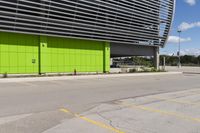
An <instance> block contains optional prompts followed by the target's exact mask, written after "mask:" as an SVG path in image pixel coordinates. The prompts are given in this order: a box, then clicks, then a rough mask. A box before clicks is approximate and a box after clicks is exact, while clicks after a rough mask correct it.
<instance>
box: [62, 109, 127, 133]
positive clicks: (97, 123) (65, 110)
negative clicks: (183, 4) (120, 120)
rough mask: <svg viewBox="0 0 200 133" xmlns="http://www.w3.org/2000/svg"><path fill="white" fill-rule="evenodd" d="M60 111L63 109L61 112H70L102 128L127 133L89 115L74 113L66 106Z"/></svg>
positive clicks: (117, 132) (116, 132)
mask: <svg viewBox="0 0 200 133" xmlns="http://www.w3.org/2000/svg"><path fill="white" fill-rule="evenodd" d="M60 111H61V112H64V113H68V114H70V115H72V116H74V117H76V118H79V119H81V120H84V121H86V122H88V123H90V124H93V125H96V126H98V127H101V128H104V129H107V130H110V131H112V132H115V133H125V132H123V131H121V130H119V129H117V128H114V127H112V126H110V125H107V124H104V123H102V122H98V121H95V120H92V119H89V118H87V117H85V116H81V115H79V114H77V113H73V112H72V111H70V110H68V109H66V108H61V109H60Z"/></svg>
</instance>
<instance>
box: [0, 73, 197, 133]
mask: <svg viewBox="0 0 200 133" xmlns="http://www.w3.org/2000/svg"><path fill="white" fill-rule="evenodd" d="M169 92H170V93H169ZM198 93H200V75H199V74H177V75H160V76H159V75H157V76H139V77H119V78H117V77H115V78H94V79H76V80H75V79H73V80H59V81H34V82H13V83H0V133H64V132H65V133H77V132H82V133H91V132H95V133H104V132H105V133H107V132H113V133H155V132H163V133H164V132H166V133H173V132H174V133H177V131H181V133H187V132H188V133H200V129H199V127H200V120H199V119H198V118H200V109H198V108H193V106H194V105H197V103H196V102H199V101H200V98H198ZM152 96H153V97H154V98H153V99H152ZM149 97H150V98H149ZM177 97H178V98H179V97H180V98H183V100H182V99H179V100H180V101H176V100H174V99H176V98H177ZM156 98H157V99H156ZM162 98H163V99H162ZM149 99H150V100H149ZM170 101H171V102H170ZM173 101H174V102H173ZM175 101H176V102H175ZM167 102H168V103H167ZM172 103H173V104H172ZM186 103H188V104H186ZM189 103H190V104H189ZM144 105H145V106H144ZM191 106H192V107H191ZM188 107H189V109H187V108H188ZM130 108H134V109H135V110H132V109H130ZM142 111H144V112H142ZM174 111H175V112H174ZM154 113H155V114H154ZM186 114H187V115H186ZM162 115H164V116H163V117H162ZM193 115H194V116H193ZM154 122H155V123H157V124H153V123H154ZM177 123H178V124H177ZM167 124H168V125H167ZM165 125H166V126H165ZM170 125H171V126H170ZM187 126H188V127H187ZM175 127H177V128H178V129H177V131H176V130H173V131H172V130H170V129H171V128H175ZM179 127H180V129H179ZM181 127H182V128H181ZM183 127H184V128H183ZM165 128H166V129H165ZM185 128H186V129H187V130H186V129H185Z"/></svg>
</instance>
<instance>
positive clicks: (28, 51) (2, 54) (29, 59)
mask: <svg viewBox="0 0 200 133" xmlns="http://www.w3.org/2000/svg"><path fill="white" fill-rule="evenodd" d="M38 44H39V40H38V37H37V36H33V35H24V34H13V33H3V32H0V73H13V74H19V73H38Z"/></svg>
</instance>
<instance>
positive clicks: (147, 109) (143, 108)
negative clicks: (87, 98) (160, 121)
mask: <svg viewBox="0 0 200 133" xmlns="http://www.w3.org/2000/svg"><path fill="white" fill-rule="evenodd" d="M115 103H116V104H118V105H123V106H125V107H127V108H132V109H139V110H144V111H148V112H153V113H159V114H161V115H165V116H174V117H175V118H179V119H182V120H188V121H192V122H196V123H200V118H194V117H191V116H188V115H185V114H181V113H177V112H170V111H166V110H160V109H155V108H151V107H146V106H143V105H136V104H134V103H128V102H124V101H118V102H115Z"/></svg>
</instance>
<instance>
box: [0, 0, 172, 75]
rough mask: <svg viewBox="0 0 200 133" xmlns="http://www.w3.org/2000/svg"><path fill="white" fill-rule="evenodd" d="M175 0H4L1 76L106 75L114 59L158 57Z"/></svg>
mask: <svg viewBox="0 0 200 133" xmlns="http://www.w3.org/2000/svg"><path fill="white" fill-rule="evenodd" d="M174 5H175V0H1V1H0V73H14V74H19V73H58V72H73V71H77V72H107V71H109V69H110V57H118V56H119V57H120V56H132V55H144V56H147V55H148V56H155V57H156V58H157V54H158V49H159V47H164V45H165V43H166V40H167V37H168V34H169V30H170V27H171V23H172V19H173V14H174Z"/></svg>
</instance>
